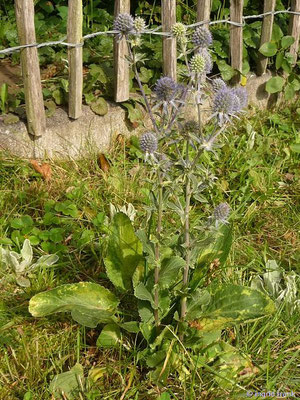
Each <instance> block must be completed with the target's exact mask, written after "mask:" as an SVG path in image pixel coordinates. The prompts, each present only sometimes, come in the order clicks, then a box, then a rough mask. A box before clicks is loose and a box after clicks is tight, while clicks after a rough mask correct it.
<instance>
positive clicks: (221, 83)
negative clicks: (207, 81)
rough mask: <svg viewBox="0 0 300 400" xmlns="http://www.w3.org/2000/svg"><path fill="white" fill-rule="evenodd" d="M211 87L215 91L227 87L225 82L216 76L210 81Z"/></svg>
mask: <svg viewBox="0 0 300 400" xmlns="http://www.w3.org/2000/svg"><path fill="white" fill-rule="evenodd" d="M212 87H213V90H214V91H215V92H218V91H219V90H220V89H225V88H226V87H227V85H226V83H225V82H224V81H223V79H221V78H216V79H214V80H213V81H212Z"/></svg>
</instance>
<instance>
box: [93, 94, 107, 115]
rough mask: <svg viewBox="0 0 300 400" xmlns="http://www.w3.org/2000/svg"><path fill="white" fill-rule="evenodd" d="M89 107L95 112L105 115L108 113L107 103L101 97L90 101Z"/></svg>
mask: <svg viewBox="0 0 300 400" xmlns="http://www.w3.org/2000/svg"><path fill="white" fill-rule="evenodd" d="M90 107H91V109H92V111H94V113H95V114H98V115H105V114H107V113H108V104H107V101H106V100H105V99H104V98H103V97H99V98H98V99H97V100H95V101H93V102H92V103H90Z"/></svg>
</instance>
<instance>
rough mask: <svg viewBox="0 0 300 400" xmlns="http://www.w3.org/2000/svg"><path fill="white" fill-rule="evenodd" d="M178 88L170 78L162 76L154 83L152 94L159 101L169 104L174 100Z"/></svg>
mask: <svg viewBox="0 0 300 400" xmlns="http://www.w3.org/2000/svg"><path fill="white" fill-rule="evenodd" d="M178 88H179V87H178V85H177V83H176V82H175V81H173V79H172V78H169V77H168V76H163V77H162V78H160V79H159V80H158V81H157V82H156V85H155V88H154V92H155V94H156V97H157V99H158V100H159V101H165V102H171V101H172V100H174V98H175V96H176V94H177V92H178Z"/></svg>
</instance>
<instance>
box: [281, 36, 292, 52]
mask: <svg viewBox="0 0 300 400" xmlns="http://www.w3.org/2000/svg"><path fill="white" fill-rule="evenodd" d="M294 42H295V38H294V37H293V36H283V38H282V39H281V47H282V48H283V49H287V48H288V47H290V46H291V45H292V44H293V43H294Z"/></svg>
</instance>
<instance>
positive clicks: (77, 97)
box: [68, 0, 83, 119]
mask: <svg viewBox="0 0 300 400" xmlns="http://www.w3.org/2000/svg"><path fill="white" fill-rule="evenodd" d="M68 4H69V10H68V42H69V43H72V44H79V45H80V44H81V43H82V18H83V16H82V0H69V3H68ZM68 58H69V117H70V118H73V119H77V118H79V117H80V116H81V113H82V87H83V75H82V47H69V50H68Z"/></svg>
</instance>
